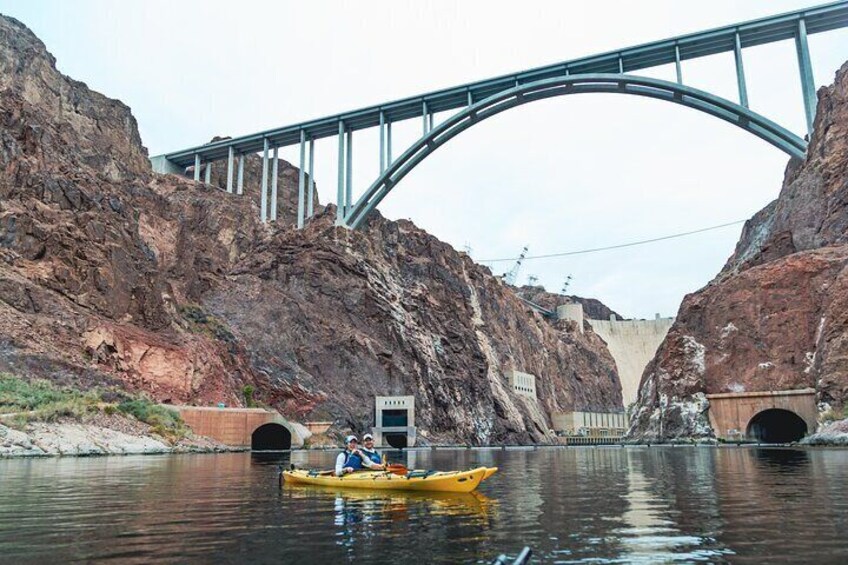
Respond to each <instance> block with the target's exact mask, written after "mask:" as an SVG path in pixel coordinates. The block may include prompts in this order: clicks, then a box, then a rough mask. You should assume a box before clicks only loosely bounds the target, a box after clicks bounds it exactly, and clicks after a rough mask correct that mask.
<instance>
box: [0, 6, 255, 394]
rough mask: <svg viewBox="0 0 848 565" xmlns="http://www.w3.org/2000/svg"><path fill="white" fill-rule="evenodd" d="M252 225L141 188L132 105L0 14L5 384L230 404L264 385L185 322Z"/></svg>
mask: <svg viewBox="0 0 848 565" xmlns="http://www.w3.org/2000/svg"><path fill="white" fill-rule="evenodd" d="M255 215H256V214H255V210H254V208H253V207H251V203H250V202H249V201H247V200H246V199H237V198H234V197H228V196H227V195H222V194H221V193H220V191H218V190H214V189H212V188H211V187H207V186H204V185H198V184H197V183H192V182H188V181H186V180H182V179H179V178H176V177H161V178H154V177H152V176H151V174H150V165H149V162H148V161H147V152H146V150H145V149H144V147H143V146H142V145H141V140H140V137H139V135H138V131H137V128H136V122H135V119H134V118H133V116H132V114H131V113H130V110H129V108H127V107H126V106H125V105H124V104H122V103H120V102H118V101H115V100H111V99H109V98H106V97H105V96H102V95H101V94H98V93H96V92H92V91H90V90H89V89H88V88H87V87H86V86H85V85H84V84H82V83H79V82H76V81H73V80H71V79H69V78H67V77H65V76H63V75H62V74H61V73H59V72H58V71H57V70H56V68H55V61H54V59H53V57H52V56H51V55H50V54H49V53H48V52H47V51H46V50H45V48H44V45H43V44H42V43H41V42H40V41H39V40H38V39H37V38H36V37H35V36H34V35H33V34H32V33H31V32H30V31H29V30H28V29H26V28H25V27H24V26H23V25H22V24H20V23H19V22H17V21H16V20H13V19H11V18H5V17H2V16H0V371H10V372H14V373H17V374H20V375H21V376H48V377H50V378H53V379H57V380H60V381H62V382H63V383H66V384H77V385H80V386H84V387H85V386H93V385H98V384H116V383H118V384H122V385H124V386H126V387H127V388H130V389H135V390H146V391H150V392H151V393H153V394H155V395H156V397H157V398H160V399H163V400H173V401H174V402H180V401H183V402H185V401H189V400H193V399H202V400H206V401H212V400H223V401H228V402H232V401H237V399H238V398H239V394H238V392H237V391H238V390H240V388H241V387H242V386H243V384H244V383H246V382H253V381H257V382H259V381H261V376H259V375H256V374H255V372H254V371H253V369H252V368H251V367H250V366H249V365H247V364H246V363H245V361H244V359H243V350H241V349H239V347H240V346H239V345H238V344H237V343H236V342H234V341H233V340H228V339H221V338H219V337H218V336H216V335H214V332H212V331H211V330H210V329H209V328H208V326H209V324H208V323H206V322H204V323H196V322H194V321H192V320H189V319H187V318H186V316H185V314H184V312H185V309H186V307H187V306H190V305H191V304H192V303H194V302H197V300H198V299H199V297H200V295H201V294H202V293H203V292H204V291H205V290H207V289H208V288H209V286H210V285H211V284H213V283H214V280H216V279H217V278H218V277H220V276H222V275H223V274H224V273H226V271H227V268H228V266H229V264H230V261H231V258H232V257H236V256H238V255H240V254H242V253H245V252H246V251H247V250H248V248H249V247H250V245H252V244H253V242H255V241H256V240H257V239H259V235H258V234H259V232H261V231H262V229H261V227H260V226H258V225H256V223H255V222H254V223H251V222H244V221H243V218H244V217H254V216H255ZM225 337H226V336H225ZM240 352H242V353H240Z"/></svg>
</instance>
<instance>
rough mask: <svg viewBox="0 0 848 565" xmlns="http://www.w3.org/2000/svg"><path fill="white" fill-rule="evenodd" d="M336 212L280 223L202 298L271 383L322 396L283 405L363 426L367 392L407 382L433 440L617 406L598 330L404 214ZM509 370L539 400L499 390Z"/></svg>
mask: <svg viewBox="0 0 848 565" xmlns="http://www.w3.org/2000/svg"><path fill="white" fill-rule="evenodd" d="M333 213H334V211H333V209H332V208H330V209H328V211H327V212H326V213H325V214H324V216H322V217H320V218H317V219H316V220H315V221H314V222H313V223H311V224H310V226H309V227H308V229H307V230H306V231H303V232H298V231H295V230H285V231H279V232H277V233H276V234H275V236H274V237H273V238H271V239H270V240H269V241H268V242H267V243H266V244H264V245H263V246H262V247H260V248H257V250H256V253H254V254H253V255H251V256H249V257H246V258H245V259H244V260H243V261H242V262H240V263H239V264H238V265H237V266H236V267H235V268H234V269H233V272H232V276H231V277H229V279H228V280H227V281H226V282H225V283H223V284H222V285H221V286H219V287H218V289H216V290H215V291H213V292H210V293H209V294H208V295H207V296H206V299H205V302H204V304H205V305H206V306H207V308H208V309H209V310H210V311H212V312H214V313H215V314H216V316H218V317H219V318H221V319H223V320H226V321H227V323H228V325H229V326H230V327H231V328H233V330H234V332H236V333H237V334H239V335H241V336H243V338H244V343H245V344H246V346H247V347H248V348H249V350H250V351H251V353H252V354H253V356H254V362H256V363H259V364H261V367H260V368H261V370H262V371H263V372H265V373H267V374H268V375H269V378H270V380H271V381H272V382H277V381H279V382H294V383H296V386H297V387H298V388H301V389H303V390H309V391H312V392H316V393H318V394H319V395H320V398H318V399H317V402H315V403H314V404H300V405H297V404H296V405H291V406H287V407H286V411H287V412H289V413H292V412H296V413H300V414H303V415H304V417H309V418H313V419H318V420H320V419H323V418H326V417H329V418H333V417H336V418H338V417H340V416H341V417H342V418H344V420H345V422H346V424H347V425H348V426H350V427H352V428H354V429H362V428H363V427H364V426H367V425H368V424H369V423H370V422H371V419H372V414H373V410H374V403H373V399H374V396H375V395H407V394H412V395H414V396H415V398H416V423H417V425H418V426H419V427H420V428H421V431H422V432H423V434H424V435H425V436H428V437H429V438H430V439H431V440H457V441H470V442H474V443H487V442H494V441H540V440H542V439H544V438H545V437H546V436H548V430H549V428H550V423H549V419H548V417H547V416H546V415H545V414H549V413H551V412H561V411H567V410H573V409H580V410H598V411H608V410H614V409H620V408H621V396H620V384H619V382H618V378H617V375H616V373H615V368H614V367H615V365H614V362H613V360H612V358H611V357H610V356H609V354H608V353H607V352H606V350H605V347H604V346H603V343H602V342H601V341H600V339H598V338H597V337H596V336H594V335H592V334H587V335H586V336H583V335H581V334H580V332H578V331H577V330H576V327H574V325H573V324H569V323H567V322H562V323H556V324H551V323H550V322H548V321H546V320H544V319H543V318H542V317H541V316H539V315H536V314H529V313H528V312H527V308H526V306H525V305H524V304H523V303H521V302H520V301H519V300H518V299H517V298H516V297H515V295H514V293H513V291H512V289H511V288H509V287H507V286H506V285H504V284H503V283H501V282H500V281H499V280H498V279H496V278H494V277H492V275H491V273H490V272H489V271H488V269H485V268H483V267H480V266H479V265H476V264H474V263H473V262H472V261H471V260H470V259H468V258H467V257H466V256H465V255H463V254H460V253H457V252H456V251H455V250H454V249H453V248H451V247H450V246H449V245H447V244H445V243H442V242H440V241H439V240H437V239H436V238H434V237H432V236H430V235H429V234H427V233H426V232H424V231H422V230H420V229H418V228H416V227H415V226H414V225H413V224H411V223H410V222H406V221H400V222H391V221H386V220H383V219H381V218H375V219H374V220H373V221H372V222H371V224H370V225H369V226H368V227H367V228H366V229H365V230H363V231H356V232H352V231H349V230H346V229H344V228H338V227H334V226H333ZM245 297H249V300H250V303H251V308H249V309H245V307H244V300H245ZM508 369H516V370H520V371H524V372H528V373H531V374H534V375H536V377H537V390H538V396H539V402H538V403H536V402H533V401H525V400H524V399H523V398H521V397H519V396H517V395H515V394H514V393H512V391H510V390H508V385H507V382H506V379H505V377H504V371H506V370H508Z"/></svg>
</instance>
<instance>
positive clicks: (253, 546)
mask: <svg viewBox="0 0 848 565" xmlns="http://www.w3.org/2000/svg"><path fill="white" fill-rule="evenodd" d="M334 455H335V454H334V453H329V452H325V453H322V452H296V453H293V454H276V455H273V456H267V455H264V456H260V455H256V454H253V455H251V454H249V453H239V454H224V455H176V456H137V457H136V456H133V457H107V458H89V459H81V458H65V459H40V460H0V561H2V562H8V563H46V562H65V561H84V562H87V561H100V560H111V561H115V562H119V563H142V562H150V561H154V560H155V561H160V562H204V563H349V562H353V561H356V562H358V563H370V564H378V565H379V564H391V565H397V564H401V563H403V564H410V563H412V564H414V565H423V564H425V563H474V562H477V563H487V562H488V561H489V560H491V559H492V558H494V557H496V556H497V555H498V554H500V553H509V554H513V555H515V554H516V553H518V551H520V549H521V548H522V546H524V545H529V546H531V547H532V548H533V550H534V562H559V563H613V562H614V563H619V562H628V563H629V562H670V561H682V562H693V561H708V562H732V563H746V562H747V563H754V562H763V561H769V562H776V561H785V562H794V563H808V562H818V563H846V562H848V450H808V451H805V450H792V449H754V448H718V449H717V448H706V447H677V448H657V447H652V448H620V447H611V448H568V449H562V448H560V449H552V448H540V449H538V450H527V451H500V450H498V451H476V450H462V451H449V450H446V451H435V452H431V451H422V452H411V453H406V454H400V453H397V454H393V456H392V459H395V460H404V459H405V460H406V462H407V463H408V464H411V465H414V466H415V467H418V468H437V469H454V468H467V467H471V466H477V465H487V466H492V465H497V466H498V467H500V469H501V471H500V472H499V473H498V474H496V475H495V476H494V477H493V478H492V479H490V480H489V481H488V482H486V483H484V485H483V486H482V487H481V489H480V491H479V492H478V493H474V494H470V495H450V496H448V495H441V496H439V495H432V496H426V495H404V494H403V493H396V494H375V493H366V492H357V491H347V492H336V491H334V490H327V489H317V488H304V487H294V486H284V487H283V488H282V489H280V488H279V487H278V484H277V464H278V463H283V464H285V465H288V463H289V462H292V461H293V462H295V463H297V464H299V465H302V466H316V467H317V466H326V467H329V466H330V464H331V461H332V459H333V458H334Z"/></svg>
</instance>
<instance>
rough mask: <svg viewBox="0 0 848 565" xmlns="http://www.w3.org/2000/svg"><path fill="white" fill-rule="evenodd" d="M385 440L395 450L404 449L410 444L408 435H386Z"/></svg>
mask: <svg viewBox="0 0 848 565" xmlns="http://www.w3.org/2000/svg"><path fill="white" fill-rule="evenodd" d="M383 439H385V440H386V443H388V444H389V445H390V446H392V447H394V448H395V449H403V448H405V447H407V443H408V441H407V437H406V434H385V435H384V436H383Z"/></svg>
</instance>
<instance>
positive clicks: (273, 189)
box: [268, 147, 280, 222]
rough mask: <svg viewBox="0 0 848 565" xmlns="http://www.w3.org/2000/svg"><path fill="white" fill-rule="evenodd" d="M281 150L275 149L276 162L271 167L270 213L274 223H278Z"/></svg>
mask: <svg viewBox="0 0 848 565" xmlns="http://www.w3.org/2000/svg"><path fill="white" fill-rule="evenodd" d="M279 151H280V148H279V147H275V148H274V160H273V163H274V164H273V166H272V167H271V209H270V210H269V211H268V212H269V214H268V215H269V216H270V217H271V221H272V222H276V221H277V181H278V179H279V167H280V155H279Z"/></svg>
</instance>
